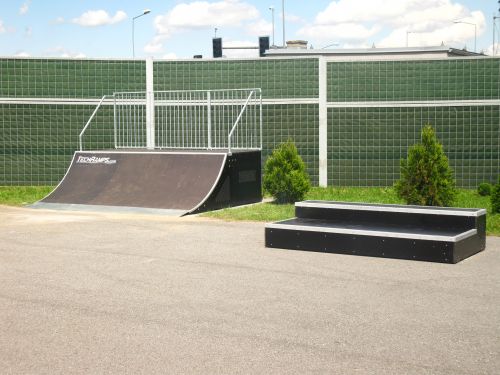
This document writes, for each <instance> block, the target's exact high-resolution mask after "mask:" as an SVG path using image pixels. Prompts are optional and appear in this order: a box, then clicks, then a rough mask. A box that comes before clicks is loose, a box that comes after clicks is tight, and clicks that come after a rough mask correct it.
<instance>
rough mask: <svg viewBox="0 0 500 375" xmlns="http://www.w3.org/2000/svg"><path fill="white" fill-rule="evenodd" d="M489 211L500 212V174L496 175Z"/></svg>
mask: <svg viewBox="0 0 500 375" xmlns="http://www.w3.org/2000/svg"><path fill="white" fill-rule="evenodd" d="M490 199H491V212H493V213H494V214H500V176H498V182H497V183H496V184H495V186H494V187H493V191H492V192H491V198H490Z"/></svg>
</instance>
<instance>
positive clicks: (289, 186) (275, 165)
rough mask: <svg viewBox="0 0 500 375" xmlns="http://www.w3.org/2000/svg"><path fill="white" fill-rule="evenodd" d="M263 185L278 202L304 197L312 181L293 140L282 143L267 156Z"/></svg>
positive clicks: (294, 200)
mask: <svg viewBox="0 0 500 375" xmlns="http://www.w3.org/2000/svg"><path fill="white" fill-rule="evenodd" d="M262 185H263V188H264V191H266V192H268V193H269V194H271V195H272V196H273V198H274V199H275V200H276V202H277V203H292V202H297V201H301V200H303V199H304V196H305V194H306V193H307V192H308V191H309V189H310V188H311V182H310V180H309V175H308V174H307V172H306V167H305V164H304V161H303V160H302V158H301V157H300V155H299V153H298V151H297V147H295V144H294V143H293V142H292V141H291V140H288V141H287V142H285V143H282V144H280V145H279V146H278V147H276V149H274V151H273V152H272V154H271V155H270V156H269V157H268V158H267V160H266V163H265V164H264V176H263V184H262Z"/></svg>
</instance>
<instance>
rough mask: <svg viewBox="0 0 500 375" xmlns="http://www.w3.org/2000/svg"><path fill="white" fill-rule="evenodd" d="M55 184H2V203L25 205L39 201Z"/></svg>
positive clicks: (0, 187) (0, 188)
mask: <svg viewBox="0 0 500 375" xmlns="http://www.w3.org/2000/svg"><path fill="white" fill-rule="evenodd" d="M52 189H54V187H53V186H0V204H4V205H8V206H23V205H26V204H31V203H34V202H36V201H39V200H40V199H42V198H43V197H45V196H46V195H47V194H49V193H50V192H51V191H52Z"/></svg>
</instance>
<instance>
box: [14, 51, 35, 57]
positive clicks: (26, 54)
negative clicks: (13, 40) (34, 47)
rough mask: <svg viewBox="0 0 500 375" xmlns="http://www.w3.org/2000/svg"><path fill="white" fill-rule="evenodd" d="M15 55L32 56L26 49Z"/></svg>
mask: <svg viewBox="0 0 500 375" xmlns="http://www.w3.org/2000/svg"><path fill="white" fill-rule="evenodd" d="M14 56H17V57H31V55H30V54H29V53H28V52H26V51H19V52H17V53H16V54H15V55H14Z"/></svg>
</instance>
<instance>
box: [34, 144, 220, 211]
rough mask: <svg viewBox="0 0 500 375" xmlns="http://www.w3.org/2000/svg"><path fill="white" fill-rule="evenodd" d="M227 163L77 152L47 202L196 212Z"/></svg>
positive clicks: (210, 157)
mask: <svg viewBox="0 0 500 375" xmlns="http://www.w3.org/2000/svg"><path fill="white" fill-rule="evenodd" d="M225 158H226V156H225V154H215V153H214V154H206V153H205V154H197V153H133V152H124V153H117V152H110V153H104V152H99V153H92V152H77V153H75V156H74V158H73V162H72V163H71V166H70V169H69V170H68V173H67V174H66V176H65V178H64V180H63V181H62V182H61V184H60V185H59V186H58V187H57V188H56V190H55V191H54V192H53V193H52V194H50V195H49V196H48V197H46V198H45V199H43V200H42V202H47V203H68V204H88V205H105V206H128V207H145V208H162V209H178V210H192V209H193V207H196V206H198V205H199V204H200V202H201V201H203V200H204V199H205V198H206V196H207V194H208V193H209V192H210V191H211V190H212V189H213V186H214V185H215V184H216V183H217V179H218V178H219V175H220V171H221V169H222V168H223V166H224V164H225V163H224V162H225Z"/></svg>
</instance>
